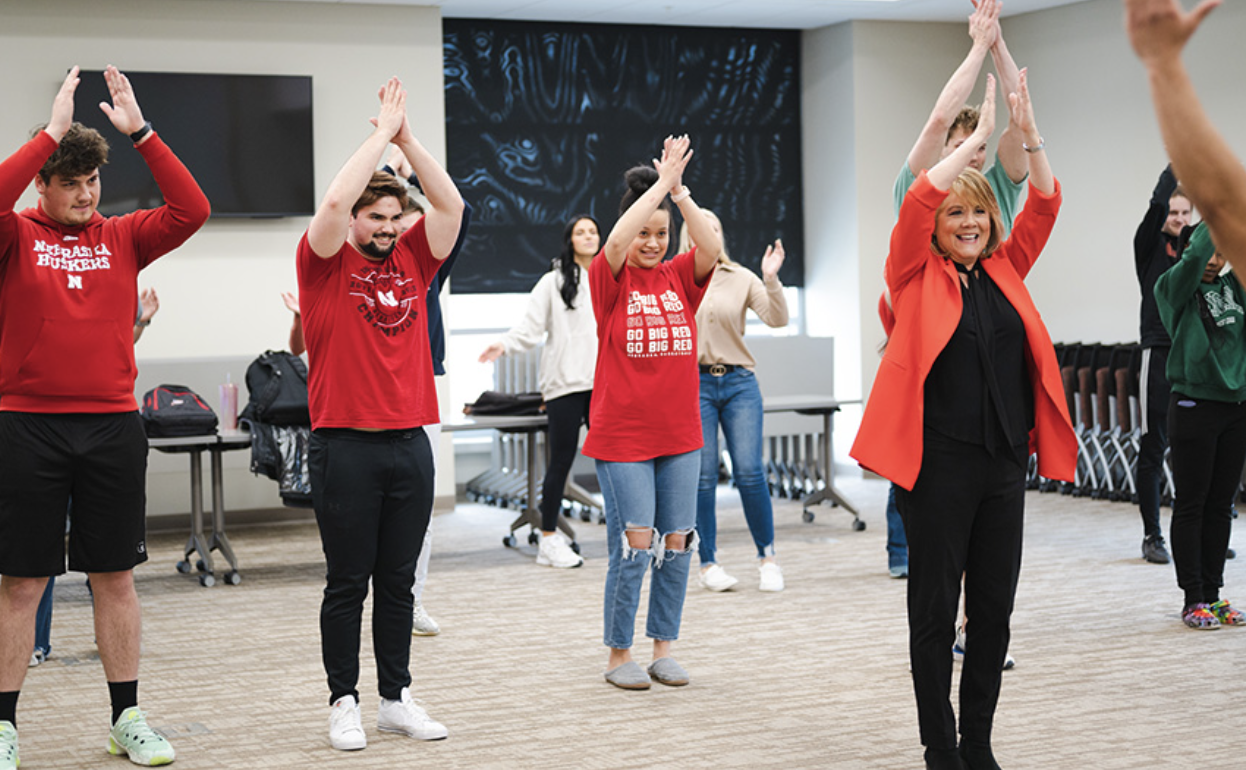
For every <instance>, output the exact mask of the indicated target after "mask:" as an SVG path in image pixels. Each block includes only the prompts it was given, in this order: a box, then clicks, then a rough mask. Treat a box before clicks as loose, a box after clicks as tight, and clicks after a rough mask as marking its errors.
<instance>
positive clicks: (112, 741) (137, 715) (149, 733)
mask: <svg viewBox="0 0 1246 770" xmlns="http://www.w3.org/2000/svg"><path fill="white" fill-rule="evenodd" d="M108 753H109V754H112V755H113V756H117V755H120V754H123V753H124V754H127V755H128V756H129V757H130V761H131V762H133V763H134V764H136V765H142V766H143V767H155V766H157V765H167V764H169V763H170V762H172V761H173V756H174V754H173V747H172V746H170V745H169V742H168V741H167V740H165V737H164V736H163V735H161V734H160V733H158V732H156V731H155V730H153V729H151V727H149V726H148V724H147V712H145V711H140V710H139V708H138V706H131V707H129V708H128V709H126V710H125V711H122V712H121V716H119V717H117V724H115V725H113V726H112V730H111V731H110V732H109V734H108Z"/></svg>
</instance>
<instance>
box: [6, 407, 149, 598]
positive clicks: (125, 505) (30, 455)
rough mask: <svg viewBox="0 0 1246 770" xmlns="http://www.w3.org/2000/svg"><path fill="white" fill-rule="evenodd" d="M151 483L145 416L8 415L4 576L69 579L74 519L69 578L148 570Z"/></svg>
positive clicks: (130, 414) (118, 414)
mask: <svg viewBox="0 0 1246 770" xmlns="http://www.w3.org/2000/svg"><path fill="white" fill-rule="evenodd" d="M146 480H147V434H146V432H145V431H144V430H143V420H142V418H141V417H139V414H138V412H121V413H117V414H32V413H29V412H0V575H13V576H15V577H49V576H52V575H60V574H63V573H64V572H65V518H66V515H68V516H69V517H70V518H71V520H72V526H71V528H70V531H69V568H70V569H71V570H75V571H79V572H120V571H123V570H128V569H132V568H133V567H134V566H135V565H137V564H141V563H143V562H145V561H147V543H146V513H147V488H146ZM71 500H72V502H71ZM71 505H72V509H71Z"/></svg>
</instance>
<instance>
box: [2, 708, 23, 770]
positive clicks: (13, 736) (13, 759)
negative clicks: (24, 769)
mask: <svg viewBox="0 0 1246 770" xmlns="http://www.w3.org/2000/svg"><path fill="white" fill-rule="evenodd" d="M21 763H22V761H21V760H20V759H18V758H17V728H16V727H14V726H13V723H12V722H10V721H9V720H7V719H6V720H4V721H3V722H0V770H17V766H18V765H20V764H21Z"/></svg>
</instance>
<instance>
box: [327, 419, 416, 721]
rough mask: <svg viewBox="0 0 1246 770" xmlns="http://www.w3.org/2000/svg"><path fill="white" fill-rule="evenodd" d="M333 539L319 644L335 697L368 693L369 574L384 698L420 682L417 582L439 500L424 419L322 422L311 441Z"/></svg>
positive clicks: (374, 642)
mask: <svg viewBox="0 0 1246 770" xmlns="http://www.w3.org/2000/svg"><path fill="white" fill-rule="evenodd" d="M308 467H309V470H310V472H311V485H312V503H313V504H314V506H315V508H316V523H317V524H319V525H320V541H321V545H322V546H323V548H324V555H325V563H326V573H325V578H326V585H325V589H324V601H323V602H322V604H321V605H320V650H321V655H322V656H323V658H324V668H325V673H326V674H327V675H328V679H329V693H330V697H329V702H330V703H333V702H334V701H336V700H337V699H338V698H340V697H342V696H343V695H354V696H355V699H356V700H358V699H359V691H358V690H357V689H356V685H357V684H358V682H359V637H360V629H361V624H362V620H363V601H364V599H365V598H366V597H367V595H368V581H369V580H371V582H372V587H373V590H374V591H375V592H376V593H375V596H374V597H373V601H372V646H373V651H374V653H375V655H376V669H377V671H376V673H377V680H378V682H379V684H380V688H379V689H380V694H381V697H383V698H390V699H391V700H397V699H398V698H399V697H400V696H401V694H402V688H403V687H407V686H409V685H410V684H411V673H410V671H409V670H408V664H409V662H410V655H411V609H412V603H413V601H412V598H411V585H412V583H413V582H414V581H415V561H416V558H417V557H418V556H419V553H420V548H421V546H423V544H424V532H425V530H427V529H428V520H429V516H431V514H432V509H433V455H432V450H431V449H430V447H429V443H428V437H427V436H426V435H425V434H424V430H423V429H422V428H413V429H410V430H391V431H382V432H379V433H364V432H361V431H355V430H342V429H333V428H327V429H321V430H317V431H314V432H313V433H312V438H311V445H310V448H309V450H308Z"/></svg>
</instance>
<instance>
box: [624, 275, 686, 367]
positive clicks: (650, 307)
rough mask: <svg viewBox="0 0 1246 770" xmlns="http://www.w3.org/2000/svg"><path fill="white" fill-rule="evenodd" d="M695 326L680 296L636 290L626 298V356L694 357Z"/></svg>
mask: <svg viewBox="0 0 1246 770" xmlns="http://www.w3.org/2000/svg"><path fill="white" fill-rule="evenodd" d="M694 352H695V351H693V349H692V326H691V324H690V323H689V320H688V314H687V313H685V312H684V303H683V302H681V301H680V299H679V295H678V294H676V293H675V292H674V291H672V290H670V289H667V290H666V291H664V292H662V294H661V295H654V294H641V293H640V292H638V291H633V292H632V293H631V294H630V295H629V296H628V298H627V357H628V358H656V357H659V356H686V355H690V354H693V353H694Z"/></svg>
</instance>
